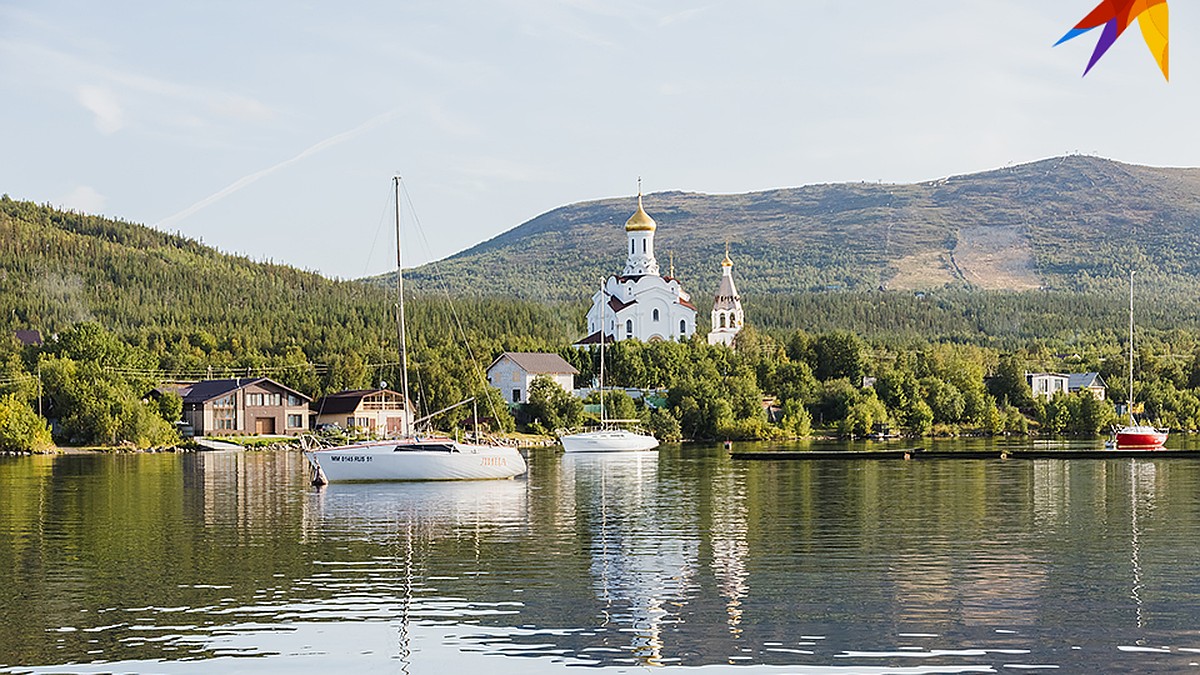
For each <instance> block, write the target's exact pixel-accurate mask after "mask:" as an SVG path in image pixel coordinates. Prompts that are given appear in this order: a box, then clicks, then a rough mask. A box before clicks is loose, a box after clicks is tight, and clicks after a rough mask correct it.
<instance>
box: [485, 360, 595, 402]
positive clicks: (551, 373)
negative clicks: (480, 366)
mask: <svg viewBox="0 0 1200 675" xmlns="http://www.w3.org/2000/svg"><path fill="white" fill-rule="evenodd" d="M578 374H579V371H578V370H577V369H576V368H575V366H572V365H571V364H569V363H567V361H566V359H564V358H563V357H561V356H559V355H558V354H545V353H540V352H504V353H503V354H501V355H500V356H498V357H496V360H495V361H492V365H490V366H488V369H487V378H488V384H490V385H492V386H493V387H495V388H497V389H499V390H500V393H501V394H503V396H504V400H506V401H509V402H511V403H527V402H528V401H529V385H530V384H532V383H533V380H534V378H536V377H537V376H539V375H545V376H546V377H549V378H550V379H551V380H554V382H555V383H557V384H558V386H560V387H562V388H563V389H564V390H566V391H568V392H569V391H571V390H573V389H574V388H575V376H576V375H578Z"/></svg>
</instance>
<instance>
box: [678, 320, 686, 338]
mask: <svg viewBox="0 0 1200 675" xmlns="http://www.w3.org/2000/svg"><path fill="white" fill-rule="evenodd" d="M686 332H687V320H686V319H680V320H679V334H680V335H683V334H684V333H686Z"/></svg>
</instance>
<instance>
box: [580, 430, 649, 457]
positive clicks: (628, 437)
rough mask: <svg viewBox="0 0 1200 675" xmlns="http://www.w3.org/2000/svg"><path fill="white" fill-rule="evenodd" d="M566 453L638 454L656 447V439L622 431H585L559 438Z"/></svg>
mask: <svg viewBox="0 0 1200 675" xmlns="http://www.w3.org/2000/svg"><path fill="white" fill-rule="evenodd" d="M559 441H561V442H562V445H563V450H565V451H567V452H639V451H642V450H653V449H655V448H657V447H658V439H657V438H655V437H653V436H647V435H644V434H635V433H633V432H632V431H626V430H624V429H610V430H603V431H585V432H583V433H579V434H569V435H567V436H563V437H561V438H559Z"/></svg>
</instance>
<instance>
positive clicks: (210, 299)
mask: <svg viewBox="0 0 1200 675" xmlns="http://www.w3.org/2000/svg"><path fill="white" fill-rule="evenodd" d="M0 301H2V302H3V306H4V307H5V308H6V309H7V311H6V312H5V314H4V319H3V321H0V326H3V327H4V329H5V330H4V332H5V333H6V334H8V335H11V334H12V331H14V330H18V329H34V330H39V331H41V332H42V333H43V334H44V335H47V336H49V335H52V334H54V333H58V332H62V331H65V330H67V329H69V328H71V327H72V326H74V325H77V324H79V323H84V322H94V323H97V324H99V325H101V326H102V327H104V328H105V329H107V330H109V331H112V332H114V333H116V334H117V335H120V336H121V337H122V338H123V339H124V340H125V341H127V342H130V343H133V344H137V345H140V346H142V347H144V348H146V349H147V350H149V351H150V352H151V353H152V354H155V355H156V356H158V357H159V362H160V366H159V367H160V369H161V370H162V371H163V372H164V373H166V374H168V375H171V374H176V375H189V374H190V375H195V374H197V373H199V374H201V375H202V374H204V373H207V372H208V369H209V368H210V367H211V368H214V369H215V372H216V373H232V372H238V371H239V369H240V370H242V371H245V372H250V371H251V370H252V371H253V372H255V373H260V374H261V373H264V372H272V371H270V370H269V369H271V368H275V369H277V370H276V371H273V373H272V376H273V377H276V379H280V380H282V381H284V382H285V383H290V384H291V385H292V386H296V387H298V388H301V389H302V390H303V391H306V392H313V393H320V392H321V391H325V390H328V389H331V388H334V389H336V388H341V387H349V386H365V385H367V384H370V383H371V382H378V381H379V379H389V380H391V381H396V380H395V377H394V372H393V370H394V369H392V368H390V367H389V368H384V369H375V370H370V369H369V368H368V366H369V365H370V364H380V363H394V362H395V361H396V354H397V346H396V337H395V336H396V325H395V320H394V319H393V318H392V317H393V316H394V304H395V299H394V296H393V291H389V290H388V289H384V288H380V287H379V286H377V285H371V284H363V283H358V282H352V281H331V280H329V279H326V278H324V277H322V276H320V275H318V274H315V273H312V272H304V271H301V270H297V269H295V268H293V267H288V266H286V265H278V264H272V263H261V262H255V261H252V260H249V259H247V258H244V257H241V256H232V255H227V254H223V253H220V252H219V251H216V250H214V249H212V248H209V247H207V246H204V245H202V244H200V243H198V242H196V241H193V240H190V239H186V238H182V237H178V236H175V235H171V234H165V233H162V232H158V231H156V230H153V229H151V228H148V227H144V226H142V225H137V224H133V223H127V222H122V221H118V220H111V219H107V218H102V217H98V216H90V215H83V214H78V213H70V212H63V211H59V210H57V209H53V208H50V207H47V206H40V205H37V204H33V203H30V202H19V201H15V200H12V199H10V198H9V197H8V196H7V195H5V196H3V197H0ZM454 304H455V308H456V314H455V313H452V312H451V308H450V307H449V306H448V304H447V302H446V301H445V300H444V299H439V298H437V297H416V298H414V299H413V301H412V302H411V303H410V306H409V308H408V315H409V316H408V318H409V324H410V328H411V329H412V330H411V336H410V339H411V341H412V344H413V352H414V356H415V357H416V358H418V359H419V358H421V357H422V350H424V352H425V355H428V353H429V352H430V351H431V350H433V349H440V348H442V347H443V346H445V345H447V344H449V343H453V342H454V341H455V340H456V339H457V336H458V335H459V334H460V332H459V329H458V322H459V321H461V323H462V328H463V331H465V332H466V333H467V334H468V335H469V336H470V339H471V340H472V342H473V343H475V344H474V348H475V349H478V350H480V351H481V352H482V354H483V356H481V357H480V358H490V356H491V351H493V350H494V349H496V348H499V347H500V346H508V345H509V343H512V345H513V348H522V347H524V348H528V347H531V346H535V345H536V346H541V345H543V344H546V343H551V344H557V343H558V342H559V341H560V340H561V337H562V336H563V335H564V334H567V333H569V332H570V331H571V327H570V326H571V323H572V319H573V313H574V312H573V311H572V310H567V309H566V308H557V307H549V308H547V307H542V306H540V305H537V304H531V303H515V302H513V301H511V300H507V299H503V298H476V299H471V298H462V299H460V300H457V301H456V302H455V303H454ZM518 326H519V327H520V328H519V330H518V329H517V327H518ZM458 343H459V344H461V340H459V342H458ZM302 364H316V367H315V368H311V367H302ZM485 365H486V364H485Z"/></svg>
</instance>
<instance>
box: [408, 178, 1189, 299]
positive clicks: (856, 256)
mask: <svg viewBox="0 0 1200 675" xmlns="http://www.w3.org/2000/svg"><path fill="white" fill-rule="evenodd" d="M645 205H646V209H647V211H648V212H649V213H650V215H651V216H653V217H654V219H655V220H656V221H657V222H658V232H657V235H656V247H657V249H658V253H659V263H660V265H662V267H663V268H664V272H665V271H666V267H667V265H668V261H669V257H670V256H673V258H674V264H675V271H676V275H677V276H678V277H680V278H681V279H682V280H683V282H684V284H685V287H686V288H688V289H689V290H690V291H691V292H692V293H693V295H694V296H696V298H697V299H701V298H702V297H703V296H706V295H707V294H708V293H710V292H711V291H712V290H713V289H715V287H716V282H717V279H718V278H719V275H720V266H719V261H720V260H721V258H722V256H723V253H724V247H725V243H726V241H728V242H729V243H730V246H731V251H732V256H733V259H734V261H735V263H736V267H735V274H736V275H737V280H738V285H739V290H741V291H742V292H743V294H745V295H748V296H753V295H763V294H778V293H797V292H807V291H830V290H852V291H853V290H859V291H862V290H872V289H877V288H884V289H888V290H912V289H931V288H947V287H950V288H965V289H975V290H1016V291H1022V290H1034V289H1039V288H1041V289H1052V290H1063V291H1072V292H1077V291H1093V290H1114V289H1116V288H1119V287H1120V286H1122V285H1123V284H1124V282H1123V281H1122V279H1123V278H1124V275H1125V271H1126V270H1128V269H1129V268H1130V266H1133V267H1136V268H1137V269H1139V270H1140V273H1141V274H1142V275H1143V276H1142V278H1143V279H1144V280H1145V281H1146V282H1147V283H1152V284H1154V285H1155V286H1156V287H1158V288H1163V289H1172V290H1178V291H1181V292H1190V291H1191V290H1193V289H1195V288H1197V287H1200V227H1198V226H1200V169H1168V168H1150V167H1143V166H1133V165H1128V164H1122V163H1119V162H1113V161H1109V160H1105V159H1099V158H1095V157H1084V156H1068V157H1060V158H1054V159H1048V160H1044V161H1040V162H1034V163H1031V164H1023V165H1020V166H1013V167H1008V168H1004V169H998V170H995V171H987V172H983V173H977V174H970V175H964V176H952V177H949V178H944V179H941V180H936V181H930V182H926V183H919V184H915V185H889V184H874V183H850V184H833V185H811V186H806V187H798V188H787V189H779V190H771V191H766V192H755V193H749V194H737V195H707V194H697V193H684V192H664V193H654V194H649V195H646V196H645ZM634 208H635V202H634V199H633V198H632V197H628V198H623V199H606V200H601V201H594V202H585V203H580V204H572V205H568V206H563V207H561V208H558V209H555V210H553V211H550V212H548V213H545V214H542V215H540V216H538V217H536V218H534V219H532V220H530V221H528V222H526V223H524V224H523V225H520V226H519V227H516V228H514V229H512V230H510V231H508V232H505V233H504V234H501V235H499V236H497V237H495V238H493V239H491V240H489V241H486V242H484V243H482V244H479V245H477V246H474V247H472V248H470V249H467V250H465V251H463V252H461V253H459V254H457V255H455V256H453V257H451V258H449V259H447V260H444V261H441V262H440V263H439V264H438V265H439V267H440V269H441V272H442V273H443V274H444V275H445V278H446V279H447V281H448V283H449V284H451V286H452V288H454V289H455V290H459V291H466V290H467V289H478V290H479V291H482V292H487V289H496V291H497V292H501V291H503V292H509V291H510V289H511V290H512V292H514V293H516V294H517V295H519V296H520V297H526V298H531V299H537V300H553V299H578V298H581V297H585V296H586V295H587V294H588V292H589V290H588V289H589V288H590V286H589V285H590V284H592V283H593V282H592V280H593V279H595V278H596V277H597V276H598V275H601V274H605V273H612V272H619V271H620V269H621V267H622V266H623V264H624V253H623V252H624V237H625V233H624V231H623V229H622V225H623V223H624V222H625V220H626V218H628V217H629V215H630V214H631V213H632V212H633V210H634ZM428 272H429V269H428V268H427V267H422V268H418V269H416V270H414V273H413V274H412V279H413V281H414V283H415V284H417V285H428V284H429V279H428V276H427V274H428Z"/></svg>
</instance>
